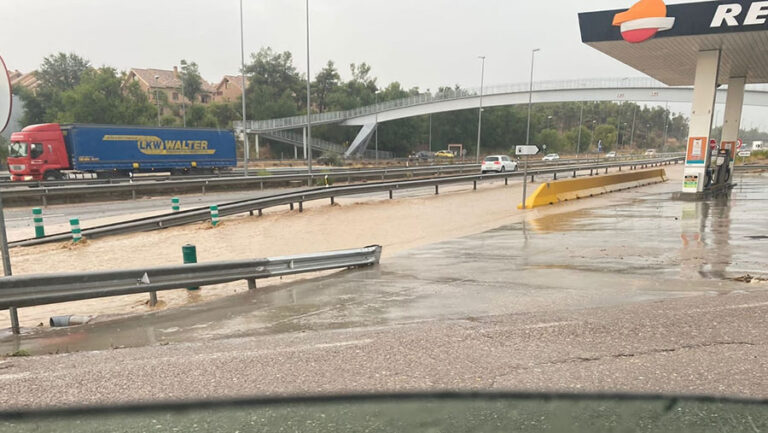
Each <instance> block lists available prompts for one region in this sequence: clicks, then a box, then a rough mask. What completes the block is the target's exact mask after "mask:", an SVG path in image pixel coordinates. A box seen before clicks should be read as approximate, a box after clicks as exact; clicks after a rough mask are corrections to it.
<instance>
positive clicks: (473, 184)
mask: <svg viewBox="0 0 768 433" xmlns="http://www.w3.org/2000/svg"><path fill="white" fill-rule="evenodd" d="M472 189H473V190H475V191H477V181H476V180H473V181H472Z"/></svg>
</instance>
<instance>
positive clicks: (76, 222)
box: [69, 218, 83, 244]
mask: <svg viewBox="0 0 768 433" xmlns="http://www.w3.org/2000/svg"><path fill="white" fill-rule="evenodd" d="M69 226H70V227H71V228H72V243H73V244H76V243H78V242H80V239H82V237H83V235H82V234H81V233H80V218H72V219H70V220H69Z"/></svg>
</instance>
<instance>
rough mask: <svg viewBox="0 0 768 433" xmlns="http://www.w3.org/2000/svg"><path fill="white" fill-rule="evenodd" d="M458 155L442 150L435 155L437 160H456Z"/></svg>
mask: <svg viewBox="0 0 768 433" xmlns="http://www.w3.org/2000/svg"><path fill="white" fill-rule="evenodd" d="M455 157H456V155H454V154H453V152H451V151H448V150H441V151H439V152H437V153H436V154H435V158H455Z"/></svg>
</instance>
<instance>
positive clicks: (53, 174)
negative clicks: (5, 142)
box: [8, 123, 70, 181]
mask: <svg viewBox="0 0 768 433" xmlns="http://www.w3.org/2000/svg"><path fill="white" fill-rule="evenodd" d="M69 168H70V162H69V155H68V153H67V146H66V143H65V142H64V135H63V134H62V132H61V127H60V126H59V124H58V123H44V124H41V125H30V126H27V127H26V128H24V129H22V130H21V132H14V133H13V134H11V145H10V149H9V153H8V171H10V173H11V180H14V181H19V180H56V179H61V177H62V173H61V172H62V170H68V169H69Z"/></svg>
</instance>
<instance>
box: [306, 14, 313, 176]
mask: <svg viewBox="0 0 768 433" xmlns="http://www.w3.org/2000/svg"><path fill="white" fill-rule="evenodd" d="M306 11H307V169H308V172H309V179H310V182H312V117H311V112H312V91H311V86H310V83H311V81H312V79H311V77H312V75H311V74H310V68H309V0H307V1H306Z"/></svg>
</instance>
